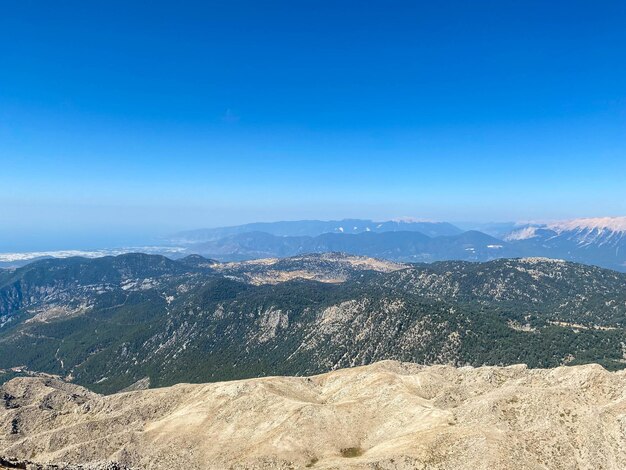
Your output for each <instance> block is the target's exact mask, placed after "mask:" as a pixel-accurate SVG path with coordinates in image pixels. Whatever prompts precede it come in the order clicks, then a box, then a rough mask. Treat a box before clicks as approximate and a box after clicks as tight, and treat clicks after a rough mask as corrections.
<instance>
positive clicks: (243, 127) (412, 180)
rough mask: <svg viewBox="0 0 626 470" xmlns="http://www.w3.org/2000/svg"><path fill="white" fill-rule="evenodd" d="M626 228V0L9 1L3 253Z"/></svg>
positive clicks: (0, 145) (2, 11)
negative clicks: (382, 234)
mask: <svg viewBox="0 0 626 470" xmlns="http://www.w3.org/2000/svg"><path fill="white" fill-rule="evenodd" d="M625 214H626V2H624V1H622V0H619V1H601V2H592V1H588V0H587V1H575V0H574V1H572V0H569V1H544V0H542V1H532V0H531V1H523V2H522V1H518V0H494V1H480V0H477V1H474V0H473V1H467V0H459V1H437V2H433V1H428V2H426V1H410V2H409V1H407V2H402V1H380V2H374V1H372V2H369V1H337V0H335V1H321V0H317V1H306V0H298V1H293V0H291V1H285V2H279V1H258V0H257V1H249V2H248V1H220V2H216V1H204V2H197V3H196V2H186V1H176V2H158V1H150V2H148V1H145V2H132V1H123V2H116V1H88V2H86V1H82V0H81V1H59V2H50V1H38V2H35V1H27V0H20V1H13V2H3V3H2V6H1V8H0V237H1V238H0V251H6V249H12V248H13V247H17V246H18V245H19V246H23V245H26V244H29V243H30V244H32V246H33V247H35V245H37V248H39V247H41V246H43V245H42V243H43V242H42V243H40V242H41V240H45V241H46V242H45V243H48V245H55V246H60V245H63V244H64V245H71V244H72V243H78V242H77V241H78V240H82V241H84V240H90V241H89V243H95V241H93V240H96V239H97V238H98V237H99V239H101V240H109V241H110V242H113V240H115V241H116V242H117V241H118V240H119V241H120V243H121V242H125V241H128V242H131V241H134V240H138V239H140V238H142V237H144V236H145V235H147V234H161V233H167V232H169V231H174V230H177V229H187V228H197V227H205V226H216V225H223V224H234V223H240V222H249V221H257V220H279V219H302V218H323V219H329V218H343V217H364V218H374V219H385V218H391V217H398V216H414V217H418V218H430V219H438V220H448V221H456V220H477V221H487V220H519V219H526V220H528V219H534V220H537V219H553V218H569V217H576V216H600V215H625ZM96 235H97V236H96ZM90 237H91V238H90ZM52 240H54V243H52ZM36 241H38V242H37V243H35V242H36ZM45 243H43V244H45ZM85 243H87V242H85ZM98 243H100V242H98ZM83 244H84V243H83ZM46 247H48V246H46ZM49 247H50V248H52V246H49ZM67 247H68V248H69V247H71V246H67Z"/></svg>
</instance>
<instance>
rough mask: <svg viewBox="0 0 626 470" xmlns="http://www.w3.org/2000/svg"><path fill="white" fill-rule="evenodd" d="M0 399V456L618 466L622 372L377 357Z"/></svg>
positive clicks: (1, 393)
mask: <svg viewBox="0 0 626 470" xmlns="http://www.w3.org/2000/svg"><path fill="white" fill-rule="evenodd" d="M0 398H2V403H0V405H1V407H0V455H2V456H4V458H5V459H6V458H9V457H10V458H15V459H28V460H32V461H35V462H39V463H48V462H52V463H57V464H58V463H61V462H66V463H67V464H68V465H74V466H76V465H84V466H85V467H84V468H99V467H98V465H104V464H102V462H117V465H127V466H128V467H131V468H151V469H171V468H185V469H205V468H206V469H224V468H251V469H252V468H258V469H261V468H285V469H286V468H307V467H309V468H323V469H330V468H337V469H339V468H341V469H343V468H372V469H373V468H378V469H416V468H417V469H459V468H461V469H516V470H519V469H526V468H528V469H531V468H533V469H534V468H550V469H561V468H562V469H569V468H583V469H595V468H604V469H623V468H626V374H625V373H624V372H607V371H606V370H604V369H603V368H601V367H599V366H595V365H588V366H576V367H559V368H556V369H552V370H538V369H534V370H529V369H526V368H525V367H524V366H511V367H480V368H454V367H450V366H431V367H425V366H418V365H414V364H403V363H398V362H392V361H385V362H379V363H376V364H373V365H370V366H366V367H358V368H352V369H344V370H339V371H335V372H331V373H328V374H324V375H318V376H314V377H309V378H307V377H269V378H262V379H251V380H241V381H234V382H221V383H212V384H203V385H189V384H180V385H176V386H173V387H167V388H160V389H152V390H140V391H133V392H127V393H118V394H114V395H109V396H102V395H98V394H95V393H92V392H89V391H88V390H86V389H84V388H81V387H78V386H75V385H71V384H66V383H64V382H61V381H58V380H56V379H51V378H18V379H14V380H12V381H10V382H8V383H6V384H5V385H4V386H3V387H2V389H1V390H0ZM96 462H99V463H96ZM110 465H113V464H110ZM44 468H45V467H44ZM60 468H65V467H62V466H61V467H60ZM67 468H75V467H67ZM100 468H105V467H100Z"/></svg>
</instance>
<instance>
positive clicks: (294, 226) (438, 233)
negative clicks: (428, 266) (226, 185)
mask: <svg viewBox="0 0 626 470" xmlns="http://www.w3.org/2000/svg"><path fill="white" fill-rule="evenodd" d="M503 228H507V230H506V231H502V229H503ZM497 229H498V230H495V231H494V232H493V233H497V234H498V237H496V236H493V235H488V234H486V233H484V232H481V231H478V230H469V231H464V230H462V229H460V228H458V227H456V226H454V225H452V224H449V223H441V222H428V221H419V222H416V221H406V220H399V221H387V222H373V221H369V220H343V221H330V222H324V221H312V220H308V221H299V222H295V221H294V222H276V223H259V224H248V225H241V226H237V227H226V228H221V229H220V228H218V229H206V230H196V231H191V232H183V233H180V234H177V235H175V236H173V237H172V238H171V239H170V240H168V242H170V243H174V244H175V243H182V244H183V245H184V246H185V249H186V250H187V251H188V252H193V253H200V254H203V255H205V256H208V257H211V258H215V259H218V260H221V261H241V260H247V259H255V258H265V257H287V256H295V255H300V254H305V253H324V252H334V251H341V252H345V253H348V254H354V255H363V256H370V257H376V258H385V259H389V260H393V261H400V262H433V261H442V260H464V261H489V260H493V259H498V258H512V257H533V256H539V257H547V258H553V259H564V260H568V261H576V262H580V263H586V264H593V265H597V266H602V267H606V268H610V269H615V270H619V271H626V217H613V218H595V219H575V220H570V221H566V222H556V223H550V224H517V225H511V226H510V227H509V226H508V225H507V224H500V225H498V226H497Z"/></svg>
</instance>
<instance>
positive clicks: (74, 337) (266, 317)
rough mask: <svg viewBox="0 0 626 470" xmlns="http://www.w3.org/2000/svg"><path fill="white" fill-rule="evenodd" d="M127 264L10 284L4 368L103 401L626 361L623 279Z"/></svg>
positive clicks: (516, 265) (322, 261)
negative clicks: (385, 368)
mask: <svg viewBox="0 0 626 470" xmlns="http://www.w3.org/2000/svg"><path fill="white" fill-rule="evenodd" d="M126 256H127V258H124V257H118V258H112V259H99V260H90V261H89V260H82V261H79V260H65V261H56V262H54V263H51V264H47V263H46V264H38V263H35V265H34V266H31V267H30V269H26V268H28V266H27V267H25V268H22V269H23V270H22V271H20V270H17V271H15V272H13V273H12V274H11V280H10V282H4V284H3V286H2V287H1V288H0V295H4V297H2V298H8V297H7V296H6V292H9V291H13V290H14V289H15V288H16V287H15V286H16V285H17V286H21V287H20V289H22V290H21V291H22V292H28V293H29V294H28V295H23V296H22V298H21V304H20V306H19V307H18V308H15V307H12V306H11V305H13V304H11V303H10V302H6V301H5V303H4V308H5V315H4V316H5V326H3V327H2V328H0V368H4V369H8V368H10V367H15V366H22V365H25V366H27V367H28V369H30V370H32V371H39V372H46V373H53V374H58V375H61V376H63V377H68V378H69V379H72V380H74V381H76V382H77V383H80V384H83V385H86V386H89V387H91V388H93V389H95V390H99V391H104V392H112V391H116V390H119V389H122V388H124V387H127V386H129V385H131V384H132V383H134V382H136V381H137V380H140V379H143V378H145V377H148V378H149V379H150V383H151V384H152V386H160V385H168V384H172V383H176V382H180V381H192V382H202V381H212V380H223V379H233V378H243V377H254V376H263V375H275V374H288V375H301V374H309V373H316V372H323V371H326V370H331V369H335V368H339V367H349V366H355V365H362V364H368V363H371V362H374V361H378V360H381V359H398V360H403V361H411V362H418V363H427V364H437V363H446V364H455V365H463V364H471V365H482V364H512V363H520V362H523V363H527V364H528V365H529V366H531V367H553V366H557V365H560V364H577V363H588V362H600V363H601V364H603V365H605V366H607V367H609V368H621V367H623V363H624V351H623V347H624V346H623V345H624V343H626V331H625V330H624V325H625V322H626V275H623V274H620V273H616V272H613V271H608V270H603V269H600V268H594V267H589V266H584V265H578V264H572V263H565V262H554V261H549V260H539V259H521V260H498V261H493V262H489V263H465V262H443V263H435V264H432V265H393V264H389V263H382V264H380V262H376V261H375V260H369V259H366V258H353V257H348V256H340V255H333V256H330V255H312V256H302V257H298V258H292V259H288V260H274V261H268V262H264V263H259V262H254V263H234V264H226V265H220V264H215V263H213V262H209V261H207V262H203V261H202V260H201V259H200V258H193V259H188V260H182V261H178V262H177V261H171V260H166V259H164V258H162V257H158V256H154V257H148V258H142V257H139V258H137V257H134V255H133V256H129V255H126ZM92 263H93V265H91V264H92ZM141 263H143V264H141ZM65 264H67V266H65ZM77 266H79V267H77ZM98 270H101V272H100V274H98V273H97V271H98ZM33 273H36V275H35V274H33ZM46 273H47V274H46ZM280 273H282V274H280ZM299 278H301V279H299ZM82 279H85V281H83V280H82ZM315 279H319V280H321V281H324V282H319V281H317V280H315ZM283 281H284V282H283ZM25 286H27V288H25ZM51 286H52V287H51ZM76 299H78V300H76ZM6 318H11V319H12V321H8V322H7V320H6Z"/></svg>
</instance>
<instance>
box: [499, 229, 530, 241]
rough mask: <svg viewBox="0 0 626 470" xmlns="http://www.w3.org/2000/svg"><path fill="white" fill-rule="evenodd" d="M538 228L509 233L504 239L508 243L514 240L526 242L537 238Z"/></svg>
mask: <svg viewBox="0 0 626 470" xmlns="http://www.w3.org/2000/svg"><path fill="white" fill-rule="evenodd" d="M537 229H538V227H533V226H530V227H524V228H521V229H518V230H514V231H512V232H511V233H509V234H508V235H507V236H506V237H504V239H505V240H506V241H508V242H510V241H515V240H528V239H529V238H535V237H536V236H537Z"/></svg>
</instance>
